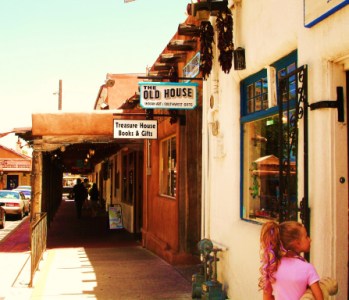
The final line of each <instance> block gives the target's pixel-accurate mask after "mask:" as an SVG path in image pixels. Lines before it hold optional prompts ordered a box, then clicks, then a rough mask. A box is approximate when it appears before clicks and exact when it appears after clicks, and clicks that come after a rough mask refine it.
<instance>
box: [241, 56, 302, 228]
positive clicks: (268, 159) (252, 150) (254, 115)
mask: <svg viewBox="0 0 349 300" xmlns="http://www.w3.org/2000/svg"><path fill="white" fill-rule="evenodd" d="M296 68H297V51H293V52H292V53H290V54H289V55H287V56H285V57H283V58H281V59H280V60H278V61H276V62H275V63H273V64H272V65H271V66H270V67H269V68H268V69H267V68H266V69H263V70H260V71H259V72H257V73H255V74H253V75H251V76H249V77H248V78H246V79H245V80H243V81H242V82H241V101H242V103H241V145H242V146H241V147H242V151H241V162H242V164H241V178H242V180H241V218H242V219H245V220H250V221H255V222H263V221H265V220H270V219H273V220H278V218H279V204H278V200H279V188H278V187H279V157H278V156H279V154H280V145H279V138H278V137H279V132H280V128H281V126H287V122H288V120H289V118H288V117H287V112H286V111H285V112H284V114H283V117H282V118H280V117H279V105H284V103H285V102H286V101H288V103H289V105H290V107H291V113H292V109H294V108H295V105H296V86H297V82H296V77H295V76H291V77H290V79H289V93H288V94H287V95H286V94H284V95H281V96H280V97H278V96H277V95H278V93H277V89H278V86H277V82H278V78H280V77H282V76H284V75H286V74H289V73H290V72H292V71H294V70H295V69H296ZM273 95H274V98H273V97H272V96H273ZM291 163H292V166H291V170H292V178H291V185H292V189H291V190H292V199H294V201H295V203H294V204H295V205H297V203H296V199H297V169H296V157H295V156H294V159H293V161H292V162H291ZM293 196H294V197H293Z"/></svg>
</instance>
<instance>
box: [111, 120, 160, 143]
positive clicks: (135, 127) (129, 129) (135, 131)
mask: <svg viewBox="0 0 349 300" xmlns="http://www.w3.org/2000/svg"><path fill="white" fill-rule="evenodd" d="M114 138H115V139H157V138H158V121H157V120H114Z"/></svg>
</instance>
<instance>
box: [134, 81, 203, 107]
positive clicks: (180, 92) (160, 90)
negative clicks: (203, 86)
mask: <svg viewBox="0 0 349 300" xmlns="http://www.w3.org/2000/svg"><path fill="white" fill-rule="evenodd" d="M139 85H140V104H141V107H142V108H146V109H194V108H195V107H196V105H197V87H198V84H197V83H192V82H188V83H179V82H140V83H139Z"/></svg>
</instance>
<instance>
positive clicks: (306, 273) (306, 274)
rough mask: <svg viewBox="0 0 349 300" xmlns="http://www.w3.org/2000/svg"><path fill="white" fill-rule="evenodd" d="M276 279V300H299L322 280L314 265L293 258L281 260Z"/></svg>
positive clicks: (274, 286) (274, 284)
mask: <svg viewBox="0 0 349 300" xmlns="http://www.w3.org/2000/svg"><path fill="white" fill-rule="evenodd" d="M274 277H275V283H273V284H272V286H273V295H274V297H275V300H299V299H300V298H301V297H302V296H303V294H304V293H305V291H306V289H307V288H308V287H309V286H310V285H312V284H313V283H315V282H317V281H319V280H320V278H319V275H318V274H317V272H316V270H315V268H314V267H313V265H312V264H310V263H308V262H306V261H302V260H301V259H298V258H291V257H283V258H282V259H281V263H280V265H279V268H278V270H277V271H276V273H275V274H274Z"/></svg>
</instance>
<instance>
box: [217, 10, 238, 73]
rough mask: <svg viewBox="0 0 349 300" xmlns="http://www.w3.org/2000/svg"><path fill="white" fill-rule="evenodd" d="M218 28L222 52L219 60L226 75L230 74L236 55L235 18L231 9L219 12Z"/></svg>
mask: <svg viewBox="0 0 349 300" xmlns="http://www.w3.org/2000/svg"><path fill="white" fill-rule="evenodd" d="M216 26H217V30H218V49H219V51H220V53H219V57H218V60H219V63H220V65H221V67H222V70H223V71H224V73H229V72H230V69H231V67H232V61H233V53H234V43H233V17H232V14H231V10H230V9H229V8H226V9H225V10H223V11H219V12H218V15H217V19H216Z"/></svg>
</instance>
